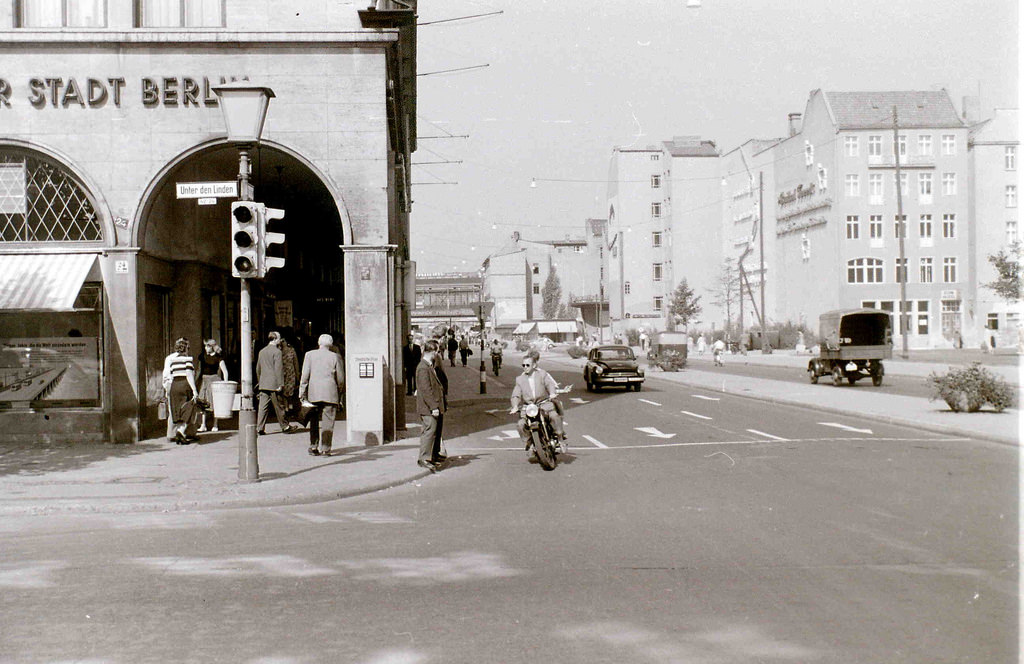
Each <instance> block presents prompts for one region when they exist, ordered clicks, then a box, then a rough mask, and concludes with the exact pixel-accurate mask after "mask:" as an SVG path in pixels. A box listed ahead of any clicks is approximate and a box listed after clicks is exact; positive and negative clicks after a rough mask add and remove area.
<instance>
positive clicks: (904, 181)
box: [892, 173, 910, 196]
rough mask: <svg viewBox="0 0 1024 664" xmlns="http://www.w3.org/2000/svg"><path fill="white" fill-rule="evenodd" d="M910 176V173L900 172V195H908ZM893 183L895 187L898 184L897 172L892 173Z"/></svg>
mask: <svg viewBox="0 0 1024 664" xmlns="http://www.w3.org/2000/svg"><path fill="white" fill-rule="evenodd" d="M909 178H910V176H909V175H908V174H906V173H900V179H899V183H898V184H899V188H900V189H899V191H900V196H906V195H907V193H908V192H907V187H908V186H909V184H908V183H909V182H910V179H909ZM892 185H893V186H894V187H895V186H897V181H896V174H895V173H893V174H892Z"/></svg>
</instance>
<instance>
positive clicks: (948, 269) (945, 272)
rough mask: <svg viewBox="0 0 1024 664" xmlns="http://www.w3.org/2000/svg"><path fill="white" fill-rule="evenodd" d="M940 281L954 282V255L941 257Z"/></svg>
mask: <svg viewBox="0 0 1024 664" xmlns="http://www.w3.org/2000/svg"><path fill="white" fill-rule="evenodd" d="M942 281H944V282H945V283H947V284H955V283H956V257H951V256H946V257H945V258H943V259H942Z"/></svg>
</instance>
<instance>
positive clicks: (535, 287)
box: [533, 284, 540, 295]
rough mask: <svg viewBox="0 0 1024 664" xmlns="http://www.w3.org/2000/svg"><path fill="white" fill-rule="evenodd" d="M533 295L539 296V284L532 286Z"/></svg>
mask: <svg viewBox="0 0 1024 664" xmlns="http://www.w3.org/2000/svg"><path fill="white" fill-rule="evenodd" d="M533 294H534V295H540V284H534V285H533Z"/></svg>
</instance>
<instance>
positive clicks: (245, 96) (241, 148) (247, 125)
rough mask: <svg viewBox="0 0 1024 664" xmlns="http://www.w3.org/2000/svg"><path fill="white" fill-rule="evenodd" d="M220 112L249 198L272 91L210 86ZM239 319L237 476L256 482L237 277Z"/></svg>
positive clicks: (243, 298)
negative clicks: (253, 155) (252, 159)
mask: <svg viewBox="0 0 1024 664" xmlns="http://www.w3.org/2000/svg"><path fill="white" fill-rule="evenodd" d="M213 92H214V94H216V95H217V98H218V100H219V103H220V109H221V112H222V113H223V115H224V125H225V126H226V127H227V130H228V140H229V141H230V142H232V143H234V144H235V147H236V148H238V189H239V191H238V198H239V200H243V201H251V200H253V191H252V186H251V185H250V184H249V171H250V164H249V150H250V149H252V147H253V146H254V145H256V144H258V143H259V141H260V135H261V134H262V133H263V124H264V122H266V119H267V106H269V105H270V100H271V98H273V97H274V91H273V90H271V89H270V88H268V87H264V86H259V85H253V84H251V83H249V82H248V81H240V82H236V83H227V84H225V85H220V86H217V87H214V88H213ZM239 313H240V315H239V322H240V326H241V329H240V333H241V334H240V337H241V344H242V370H241V375H242V404H241V408H240V409H239V412H238V479H240V480H244V481H247V482H258V481H259V479H260V464H259V455H258V453H257V448H256V410H255V409H254V408H253V394H252V350H253V347H252V346H253V344H252V315H251V305H250V295H249V280H248V279H245V278H241V279H240V280H239Z"/></svg>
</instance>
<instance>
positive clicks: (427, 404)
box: [416, 339, 446, 473]
mask: <svg viewBox="0 0 1024 664" xmlns="http://www.w3.org/2000/svg"><path fill="white" fill-rule="evenodd" d="M437 353H438V343H437V342H436V341H434V340H433V339H431V340H430V341H427V342H426V343H425V344H423V357H422V359H421V360H420V363H419V365H417V367H416V385H417V388H416V413H417V414H418V415H419V416H420V420H421V421H422V423H423V429H422V431H421V432H420V454H419V458H418V459H417V461H416V463H417V465H419V466H420V467H421V468H426V469H427V470H429V471H430V472H432V473H435V472H437V466H438V464H441V463H443V462H444V460H445V459H446V457H445V456H443V455H442V454H441V431H442V429H443V428H444V413H445V394H444V392H445V391H444V388H443V387H442V386H441V381H440V380H439V379H438V374H437V372H436V370H435V364H434V360H435V357H436V355H437Z"/></svg>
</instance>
